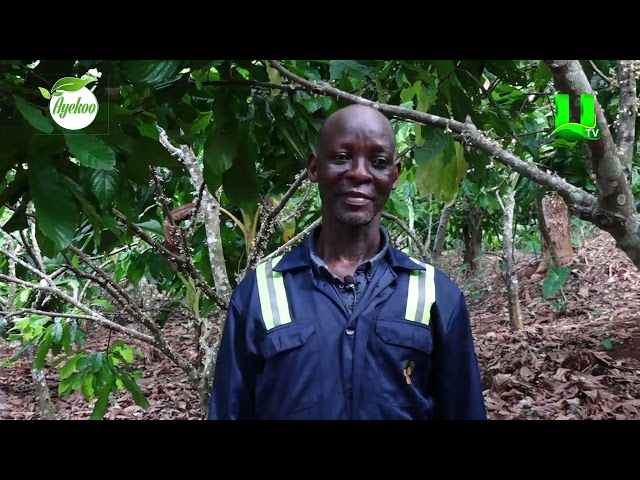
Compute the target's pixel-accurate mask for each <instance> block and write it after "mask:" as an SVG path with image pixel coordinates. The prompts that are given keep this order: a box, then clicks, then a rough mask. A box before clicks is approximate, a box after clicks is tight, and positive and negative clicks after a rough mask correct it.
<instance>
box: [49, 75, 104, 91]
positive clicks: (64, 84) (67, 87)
mask: <svg viewBox="0 0 640 480" xmlns="http://www.w3.org/2000/svg"><path fill="white" fill-rule="evenodd" d="M95 81H96V79H95V78H75V77H64V78H61V79H60V80H58V81H57V82H56V83H55V84H54V85H53V88H52V89H51V94H53V93H54V92H56V91H58V90H62V91H64V92H76V91H78V90H80V89H81V88H83V87H84V86H85V85H87V84H88V83H91V82H95Z"/></svg>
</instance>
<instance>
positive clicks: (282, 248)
mask: <svg viewBox="0 0 640 480" xmlns="http://www.w3.org/2000/svg"><path fill="white" fill-rule="evenodd" d="M320 223H322V217H318V218H316V219H315V220H314V221H313V223H310V224H309V225H307V227H306V228H305V229H304V230H302V231H301V232H300V233H298V234H297V235H296V236H295V237H293V238H292V239H291V240H289V241H288V242H287V243H285V244H284V245H281V246H279V247H278V248H277V249H275V250H274V251H273V252H271V253H270V254H269V255H266V256H265V257H263V258H261V259H260V261H261V262H265V261H267V260H269V259H270V258H273V257H277V256H278V255H280V254H281V253H284V252H286V251H288V250H289V249H290V248H291V247H292V246H293V245H295V244H297V243H298V242H299V241H300V240H302V239H303V238H304V237H306V236H307V235H309V233H311V230H313V229H314V228H315V227H317V226H318V225H320Z"/></svg>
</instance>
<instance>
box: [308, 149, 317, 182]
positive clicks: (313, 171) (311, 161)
mask: <svg viewBox="0 0 640 480" xmlns="http://www.w3.org/2000/svg"><path fill="white" fill-rule="evenodd" d="M317 170H318V157H317V156H316V154H315V153H313V152H312V153H310V154H309V158H308V159H307V172H309V180H311V181H312V182H314V183H315V182H317V181H318V175H317Z"/></svg>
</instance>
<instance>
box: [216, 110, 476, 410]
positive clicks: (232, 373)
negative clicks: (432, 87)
mask: <svg viewBox="0 0 640 480" xmlns="http://www.w3.org/2000/svg"><path fill="white" fill-rule="evenodd" d="M308 173H309V178H310V180H311V181H313V182H317V183H318V188H319V192H320V197H321V200H322V224H321V226H319V227H317V228H316V230H315V231H314V232H313V233H312V234H311V235H309V236H308V237H307V239H306V240H305V241H304V242H303V243H302V244H301V245H299V246H297V247H295V248H294V249H293V250H291V251H290V252H289V253H287V254H285V255H284V256H280V257H278V258H275V259H271V260H267V261H265V262H263V263H261V264H259V265H258V267H257V268H256V269H255V271H253V272H252V273H251V274H250V275H248V276H247V277H246V278H245V279H243V281H242V282H241V283H240V284H239V285H238V286H237V287H236V289H235V291H234V292H233V296H232V299H231V303H230V307H229V312H228V317H227V321H226V324H225V328H224V332H223V336H222V341H221V346H220V351H219V354H218V360H217V366H216V375H215V381H214V386H213V390H212V396H211V402H210V408H209V414H208V417H209V419H364V420H371V419H390V420H394V419H409V420H411V419H416V420H418V419H420V420H422V419H486V415H485V408H484V401H483V396H482V385H481V380H480V374H479V371H478V363H477V359H476V356H475V352H474V345H473V339H472V335H471V328H470V321H469V316H468V313H467V308H466V303H465V300H464V297H463V295H462V293H461V291H460V290H459V289H458V288H457V287H456V286H455V285H454V284H453V283H452V281H451V280H449V279H448V278H447V277H446V276H445V275H444V274H443V273H442V272H441V271H439V270H436V269H434V268H433V267H431V266H429V265H425V264H422V263H420V262H418V261H417V260H413V259H411V258H409V257H408V256H406V255H405V254H403V253H401V252H400V251H398V250H396V249H395V248H394V247H393V246H392V245H391V244H390V243H389V236H388V234H387V231H386V230H385V229H384V227H382V226H381V224H380V219H381V212H382V210H383V208H384V206H385V203H386V202H387V200H388V199H389V195H390V194H391V191H392V190H394V189H395V188H396V187H397V185H398V178H399V175H400V164H399V162H397V161H396V139H395V135H394V131H393V128H392V126H391V124H390V122H389V120H388V119H387V118H386V117H385V116H384V115H382V114H381V113H380V112H379V111H377V110H376V109H374V108H371V107H368V106H362V105H351V106H349V107H346V108H343V109H341V110H338V111H337V112H335V113H334V114H332V115H331V116H330V117H329V118H327V119H326V121H325V123H324V124H323V126H322V128H321V130H320V132H319V135H318V145H317V151H316V153H313V154H311V155H310V156H309V160H308Z"/></svg>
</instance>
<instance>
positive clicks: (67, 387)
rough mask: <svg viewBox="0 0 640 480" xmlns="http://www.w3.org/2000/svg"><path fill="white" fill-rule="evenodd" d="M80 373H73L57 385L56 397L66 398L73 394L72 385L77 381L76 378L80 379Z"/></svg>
mask: <svg viewBox="0 0 640 480" xmlns="http://www.w3.org/2000/svg"><path fill="white" fill-rule="evenodd" d="M82 375H83V374H82V372H75V373H73V374H72V375H70V376H69V377H67V378H65V379H63V380H62V381H61V382H60V384H59V385H58V395H63V394H66V396H68V395H69V394H70V393H71V392H73V384H74V383H75V382H76V381H77V379H78V377H81V376H82Z"/></svg>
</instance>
